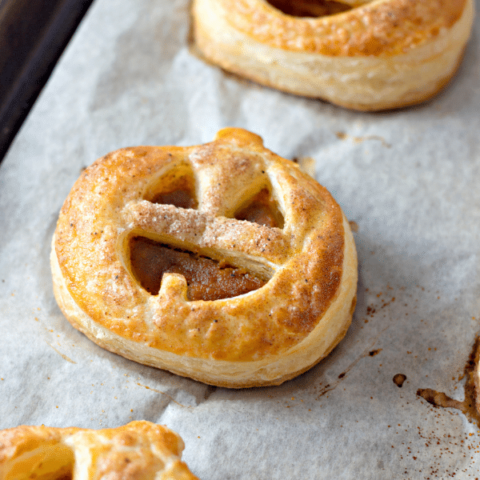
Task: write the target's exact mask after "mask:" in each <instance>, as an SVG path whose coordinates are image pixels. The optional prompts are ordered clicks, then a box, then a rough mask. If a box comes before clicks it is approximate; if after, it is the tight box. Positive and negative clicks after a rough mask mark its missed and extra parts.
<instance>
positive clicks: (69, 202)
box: [51, 128, 357, 388]
mask: <svg viewBox="0 0 480 480" xmlns="http://www.w3.org/2000/svg"><path fill="white" fill-rule="evenodd" d="M51 266H52V273H53V282H54V292H55V296H56V299H57V302H58V304H59V306H60V308H61V309H62V311H63V313H64V314H65V316H66V317H67V319H68V320H69V321H70V323H71V324H72V325H73V326H74V327H75V328H77V329H78V330H80V331H81V332H83V333H84V334H85V335H87V336H88V337H89V338H90V339H91V340H93V341H94V342H95V343H97V344H98V345H100V346H101V347H103V348H106V349H107V350H110V351H112V352H115V353H118V354H120V355H123V356H124V357H127V358H129V359H132V360H135V361H137V362H140V363H143V364H145V365H150V366H154V367H157V368H162V369H165V370H169V371H171V372H173V373H176V374H178V375H183V376H187V377H190V378H193V379H195V380H199V381H202V382H205V383H208V384H212V385H217V386H224V387H232V388H242V387H253V386H262V385H278V384H280V383H282V382H284V381H285V380H288V379H290V378H293V377H295V376H296V375H299V374H300V373H302V372H304V371H306V370H308V369H309V368H310V367H312V366H313V365H315V364H316V363H317V362H319V361H320V360H321V359H322V358H324V357H325V356H326V355H328V353H329V352H330V351H331V350H332V349H333V348H334V347H335V345H337V344H338V342H339V341H340V340H341V339H342V338H343V337H344V335H345V333H346V332H347V329H348V327H349V325H350V323H351V319H352V314H353V311H354V308H355V300H356V286H357V257H356V251H355V244H354V241H353V237H352V234H351V231H350V227H349V224H348V222H347V220H346V218H345V216H344V215H343V213H342V210H341V209H340V207H339V206H338V204H337V203H336V202H335V200H334V199H333V198H332V196H331V195H330V194H329V193H328V191H327V190H326V189H325V188H323V187H322V186H321V185H319V184H318V183H317V182H316V181H315V180H313V179H312V178H311V177H309V176H308V175H306V174H304V173H302V171H301V170H300V169H299V168H298V166H297V165H296V164H294V163H293V162H291V161H288V160H285V159H283V158H281V157H279V156H277V155H275V154H274V153H272V152H271V151H269V150H267V149H266V148H264V146H263V142H262V139H261V138H260V137H258V136H257V135H254V134H253V133H250V132H247V131H245V130H241V129H233V128H228V129H224V130H221V131H220V132H218V134H217V136H216V139H215V140H214V141H213V142H211V143H207V144H205V145H199V146H193V147H172V146H167V147H136V148H125V149H121V150H117V151H116V152H113V153H110V154H108V155H106V156H105V157H103V158H100V159H99V160H97V161H96V162H95V163H93V165H91V166H90V167H89V168H87V169H86V170H85V171H84V172H83V174H82V175H81V177H80V178H79V179H78V180H77V182H76V183H75V185H74V186H73V188H72V190H71V192H70V194H69V196H68V198H67V199H66V201H65V203H64V205H63V208H62V210H61V213H60V217H59V220H58V224H57V228H56V231H55V235H54V238H53V244H52V253H51Z"/></svg>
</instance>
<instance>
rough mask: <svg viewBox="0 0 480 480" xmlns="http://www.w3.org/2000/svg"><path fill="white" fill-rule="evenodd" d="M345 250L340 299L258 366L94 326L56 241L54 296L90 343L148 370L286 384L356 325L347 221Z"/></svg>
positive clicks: (228, 382) (214, 380)
mask: <svg viewBox="0 0 480 480" xmlns="http://www.w3.org/2000/svg"><path fill="white" fill-rule="evenodd" d="M343 227H344V235H345V248H344V260H343V273H342V280H341V283H340V287H339V288H338V292H337V295H336V298H335V299H334V300H333V302H332V304H331V305H330V307H329V308H328V310H327V312H326V313H325V314H324V315H323V317H322V319H321V320H319V321H318V323H317V325H316V327H315V328H314V329H313V331H312V332H311V333H310V334H309V335H308V336H307V337H306V338H305V339H304V340H303V341H302V342H300V343H299V344H297V345H296V346H295V347H293V348H292V349H290V350H289V351H288V352H286V353H285V354H284V355H279V356H276V358H272V357H267V358H266V359H263V360H261V361H255V362H229V361H220V360H211V359H200V358H194V357H186V356H181V355H177V354H174V353H171V352H166V351H162V350H159V349H155V348H152V347H149V346H146V345H142V344H140V343H137V342H134V341H132V340H128V339H125V338H123V337H121V336H119V335H117V334H114V333H112V332H111V331H109V330H108V329H106V328H105V327H103V326H101V325H99V324H97V323H96V322H94V321H93V320H92V319H91V318H90V317H89V316H88V315H87V314H86V313H85V312H84V311H83V310H82V309H81V308H80V307H79V306H78V305H77V304H76V302H75V300H74V299H73V297H72V296H71V294H70V292H69V291H68V289H67V287H66V284H65V280H64V278H63V275H62V272H61V270H60V265H59V263H58V258H57V255H56V252H55V236H54V237H53V239H52V250H51V255H50V263H51V269H52V278H53V291H54V294H55V298H56V300H57V303H58V305H59V307H60V309H61V310H62V312H63V314H64V315H65V317H66V318H67V320H68V321H69V322H70V323H71V324H72V325H73V326H74V327H75V328H76V329H77V330H79V331H81V332H82V333H83V334H85V335H86V336H87V337H88V338H89V339H90V340H92V341H93V342H94V343H96V344H97V345H99V346H100V347H102V348H105V349H106V350H109V351H111V352H113V353H116V354H119V355H121V356H123V357H125V358H128V359H130V360H134V361H135V362H138V363H142V364H144V365H148V366H152V367H156V368H160V369H163V370H168V371H170V372H172V373H175V374H177V375H180V376H184V377H189V378H192V379H194V380H197V381H200V382H203V383H206V384H210V385H215V386H219V387H228V388H250V387H259V386H268V385H280V384H281V383H283V382H285V381H287V380H290V379H291V378H294V377H295V376H297V375H300V374H301V373H303V372H305V371H307V370H308V369H310V368H311V367H313V366H314V365H315V364H316V363H318V362H319V361H320V360H322V359H323V358H325V357H326V356H327V355H328V354H329V353H330V352H331V351H332V350H333V348H334V347H335V346H336V345H337V344H338V343H339V342H340V340H342V338H343V337H344V336H345V334H346V332H347V330H348V327H349V326H350V323H351V321H352V316H353V312H354V309H355V302H356V290H357V279H358V272H357V254H356V249H355V243H354V240H353V235H352V232H351V230H350V225H349V223H348V221H347V219H346V218H345V216H344V219H343Z"/></svg>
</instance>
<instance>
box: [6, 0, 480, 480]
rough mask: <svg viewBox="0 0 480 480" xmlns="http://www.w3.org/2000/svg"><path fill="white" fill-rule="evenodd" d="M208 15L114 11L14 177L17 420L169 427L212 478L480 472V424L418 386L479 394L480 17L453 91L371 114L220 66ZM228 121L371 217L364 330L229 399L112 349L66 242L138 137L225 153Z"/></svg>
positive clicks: (161, 8)
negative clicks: (70, 267)
mask: <svg viewBox="0 0 480 480" xmlns="http://www.w3.org/2000/svg"><path fill="white" fill-rule="evenodd" d="M478 3H479V2H477V5H478ZM188 7H189V5H188V1H187V0H175V1H168V2H167V1H162V0H135V1H133V2H132V1H128V0H96V2H95V3H94V4H93V6H92V8H91V9H90V11H89V12H88V14H87V16H86V18H85V20H84V21H83V23H82V25H81V26H80V28H79V30H78V31H77V33H76V34H75V36H74V39H73V40H72V42H71V43H70V45H69V47H68V48H67V50H66V52H65V53H64V55H63V57H62V59H61V61H60V62H59V64H58V66H57V67H56V69H55V71H54V73H53V75H52V77H51V79H50V80H49V82H48V84H47V86H46V88H45V89H44V91H43V92H42V94H41V96H40V98H39V100H38V101H37V103H36V105H35V107H34V109H33V111H32V112H31V113H30V115H29V117H28V119H27V121H26V122H25V124H24V126H23V127H22V129H21V131H20V133H19V135H18V136H17V138H16V140H15V141H14V143H13V145H12V147H11V149H10V151H9V153H8V155H7V157H6V159H5V161H4V163H3V164H2V165H1V167H0V332H1V333H0V338H1V349H0V378H1V380H0V427H1V428H7V427H13V426H17V425H20V424H42V423H43V424H46V425H51V426H62V427H64V426H70V425H76V426H80V427H89V428H90V427H91V428H105V427H115V426H119V425H122V424H125V423H127V422H129V421H130V420H133V419H146V420H150V421H154V422H158V423H161V424H166V425H168V426H169V427H170V428H172V429H174V430H176V431H177V432H178V433H180V435H181V436H182V437H183V439H184V440H185V443H186V450H185V454H184V459H185V460H186V461H187V462H188V464H189V465H190V467H191V469H192V470H193V472H194V473H195V474H196V475H198V476H199V477H200V478H201V479H203V480H207V479H208V480H217V479H218V480H220V479H221V480H225V479H304V480H307V479H333V478H341V479H393V478H395V479H397V478H405V479H407V478H408V479H427V478H431V479H433V478H450V477H453V476H455V478H456V479H467V478H476V477H480V474H479V473H477V472H478V462H479V460H480V447H479V443H480V437H479V432H478V427H476V426H475V425H473V424H471V423H469V422H468V421H467V420H466V418H465V416H464V415H463V414H461V413H460V412H458V411H457V410H452V409H435V408H433V407H432V406H431V405H429V404H428V403H427V402H425V401H424V400H423V399H421V398H419V397H418V396H417V395H416V391H417V389H418V388H433V389H435V390H438V391H442V392H445V393H447V394H448V395H451V396H452V397H454V398H456V399H459V400H462V399H463V384H464V381H465V380H464V379H463V380H462V378H461V377H462V373H463V369H464V365H465V362H466V361H467V359H468V356H469V353H470V349H471V346H472V344H473V342H474V338H475V335H476V333H477V332H478V331H479V330H480V300H479V293H480V276H479V273H480V264H479V253H480V242H479V240H480V188H479V186H478V185H479V180H480V149H479V132H480V118H479V112H480V82H479V80H480V58H479V56H480V45H479V38H478V32H479V20H480V18H477V22H476V26H475V30H474V34H473V38H472V40H471V42H470V44H469V47H468V48H467V51H466V55H465V60H464V62H463V64H462V66H461V68H460V71H459V73H458V75H457V77H456V78H455V80H454V81H453V83H452V84H451V85H450V86H449V87H448V88H447V90H446V91H445V92H444V93H442V94H441V95H440V96H438V97H437V98H436V99H435V100H433V101H432V102H429V103H428V104H425V105H423V106H420V107H416V108H409V109H406V110H402V111H397V112H389V113H381V114H362V113H354V112H349V111H347V110H343V109H340V108H337V107H334V106H332V105H329V104H326V103H323V102H321V101H315V100H308V99H303V98H299V97H295V96H291V95H287V94H283V93H280V92H277V91H274V90H270V89H267V88H263V87H260V86H258V85H255V84H253V83H250V82H247V81H244V80H241V79H238V78H236V77H233V76H231V75H227V74H225V73H224V72H222V71H221V70H220V69H217V68H215V67H212V66H210V65H207V64H205V63H203V62H202V61H201V60H199V59H198V58H197V57H195V56H193V55H192V54H191V53H190V52H189V49H188V45H187V36H188V29H189V11H188ZM225 126H239V127H243V128H247V129H249V130H252V131H254V132H256V133H258V134H260V135H261V136H262V137H263V138H264V140H265V145H266V146H267V147H268V148H270V149H272V150H273V151H275V152H277V153H279V154H280V155H282V156H284V157H286V158H294V157H297V158H299V157H312V158H314V160H315V176H316V178H317V180H318V181H319V182H320V183H322V184H323V185H325V186H326V187H327V188H328V189H329V190H330V191H331V192H332V193H333V195H334V196H335V198H336V199H337V201H338V202H339V203H340V204H341V206H342V208H343V209H344V211H345V213H346V215H347V216H348V218H349V219H350V220H353V221H355V222H356V223H357V224H358V232H357V233H355V240H356V244H357V248H358V254H359V262H360V281H359V286H358V306H357V309H356V313H355V317H354V321H353V324H352V327H351V329H350V330H349V332H348V334H347V336H346V338H345V339H344V340H343V341H342V342H341V343H340V345H339V346H338V347H337V348H336V349H335V350H334V352H333V353H332V354H331V355H330V356H329V357H328V358H327V359H326V360H325V361H323V362H321V363H320V364H319V365H318V366H317V367H315V368H313V369H312V370H311V371H309V372H308V373H306V374H304V375H302V376H300V377H299V378H297V379H296V380H293V381H290V382H288V383H286V384H285V385H283V386H281V387H275V388H263V389H252V390H245V391H229V390H226V389H216V388H212V387H207V386H205V385H203V384H200V383H197V382H194V381H191V380H188V379H184V378H180V377H177V376H175V375H172V374H170V373H166V372H163V371H161V370H156V369H153V368H149V367H145V366H142V365H138V364H136V363H134V362H131V361H128V360H125V359H123V358H122V357H119V356H116V355H114V354H110V353H108V352H106V351H104V350H102V349H101V348H99V347H97V346H96V345H94V344H93V343H92V342H90V341H89V340H88V339H87V338H86V337H84V336H83V335H82V334H80V333H78V332H77V331H76V330H74V329H73V328H72V327H71V326H70V324H69V323H68V322H67V321H66V320H65V319H64V317H63V316H62V314H61V312H60V310H59V309H58V307H57V305H56V303H55V300H54V297H53V293H52V286H51V279H50V268H49V259H48V256H49V250H50V241H51V236H52V233H53V231H54V228H55V222H56V219H57V216H58V213H59V210H60V207H61V205H62V203H63V201H64V199H65V197H66V196H67V194H68V192H69V190H70V188H71V186H72V185H73V183H74V181H75V180H76V179H77V177H78V176H79V174H80V172H81V170H82V168H84V167H85V166H87V165H89V164H90V163H92V162H93V161H94V160H95V159H96V158H98V157H100V156H102V155H104V154H105V153H107V152H109V151H112V150H115V149H117V148H120V147H124V146H132V145H140V144H144V145H166V144H170V145H175V144H177V145H192V144H199V143H203V142H207V141H210V140H212V139H213V136H214V135H215V133H216V131H217V130H218V129H220V128H222V127H225ZM399 373H401V374H404V375H406V376H407V380H406V382H405V383H404V385H403V387H402V388H399V387H398V386H397V385H396V384H395V383H394V382H393V380H392V379H393V377H394V376H395V375H396V374H399Z"/></svg>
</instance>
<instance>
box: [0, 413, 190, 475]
mask: <svg viewBox="0 0 480 480" xmlns="http://www.w3.org/2000/svg"><path fill="white" fill-rule="evenodd" d="M183 449H184V443H183V440H182V439H181V438H180V436H179V435H177V434H176V433H175V432H172V431H171V430H169V429H168V428H166V427H163V426H161V425H156V424H154V423H150V422H145V421H138V422H131V423H129V424H128V425H125V426H123V427H118V428H109V429H105V430H86V429H81V428H74V427H72V428H52V427H45V426H41V427H37V426H21V427H17V428H10V429H7V430H2V431H0V480H31V479H35V480H107V479H108V480H140V479H141V480H198V478H197V477H196V476H195V475H193V474H192V472H190V470H189V469H188V467H187V465H186V464H185V463H184V462H182V461H181V455H182V451H183Z"/></svg>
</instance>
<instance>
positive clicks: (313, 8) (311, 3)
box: [267, 0, 352, 17]
mask: <svg viewBox="0 0 480 480" xmlns="http://www.w3.org/2000/svg"><path fill="white" fill-rule="evenodd" d="M267 1H268V3H269V4H270V5H272V6H273V7H275V8H276V9H277V10H280V11H281V12H283V13H285V14H286V15H291V16H293V17H324V16H328V15H335V14H337V13H342V12H346V11H348V10H351V9H352V7H351V6H350V5H346V4H344V3H342V2H334V1H328V0H267Z"/></svg>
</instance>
